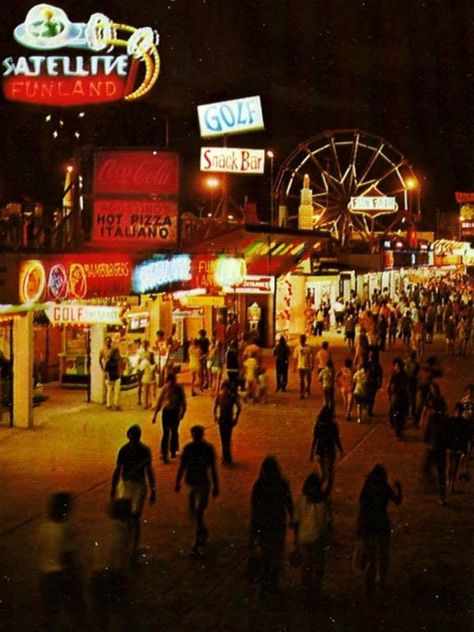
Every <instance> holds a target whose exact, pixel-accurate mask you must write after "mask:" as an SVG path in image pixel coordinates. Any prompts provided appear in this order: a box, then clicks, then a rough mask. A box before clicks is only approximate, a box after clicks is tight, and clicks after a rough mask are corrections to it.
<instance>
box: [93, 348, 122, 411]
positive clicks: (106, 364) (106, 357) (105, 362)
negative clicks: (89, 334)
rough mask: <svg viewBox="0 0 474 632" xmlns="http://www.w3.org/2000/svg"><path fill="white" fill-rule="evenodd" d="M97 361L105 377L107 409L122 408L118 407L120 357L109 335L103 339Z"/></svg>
mask: <svg viewBox="0 0 474 632" xmlns="http://www.w3.org/2000/svg"><path fill="white" fill-rule="evenodd" d="M99 362H100V366H101V367H102V371H103V372H104V377H105V386H106V402H105V404H106V407H107V408H108V409H109V410H122V409H121V407H120V374H121V366H120V365H121V357H120V351H119V350H118V347H116V346H115V345H114V344H113V343H112V338H111V337H110V336H107V337H106V339H105V346H104V348H103V349H102V351H101V352H100V355H99Z"/></svg>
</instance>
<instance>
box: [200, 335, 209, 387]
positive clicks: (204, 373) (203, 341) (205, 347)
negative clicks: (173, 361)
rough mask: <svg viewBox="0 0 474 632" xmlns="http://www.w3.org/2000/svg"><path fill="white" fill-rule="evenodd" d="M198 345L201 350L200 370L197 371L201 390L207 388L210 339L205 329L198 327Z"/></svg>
mask: <svg viewBox="0 0 474 632" xmlns="http://www.w3.org/2000/svg"><path fill="white" fill-rule="evenodd" d="M197 340H198V345H199V348H200V350H201V371H200V373H199V378H200V386H201V390H202V389H206V388H209V368H208V366H207V359H208V356H209V348H210V346H211V341H210V340H209V338H208V337H207V331H206V330H205V329H200V331H199V338H198V339H197Z"/></svg>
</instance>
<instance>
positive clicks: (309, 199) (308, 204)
mask: <svg viewBox="0 0 474 632" xmlns="http://www.w3.org/2000/svg"><path fill="white" fill-rule="evenodd" d="M298 228H299V230H313V190H312V189H310V188H309V175H308V174H307V173H305V174H304V177H303V188H302V189H301V192H300V205H299V207H298Z"/></svg>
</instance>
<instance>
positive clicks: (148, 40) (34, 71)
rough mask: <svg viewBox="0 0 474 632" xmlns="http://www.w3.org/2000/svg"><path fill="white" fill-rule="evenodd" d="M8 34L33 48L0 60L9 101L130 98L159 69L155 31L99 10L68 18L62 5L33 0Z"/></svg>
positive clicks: (76, 102)
mask: <svg viewBox="0 0 474 632" xmlns="http://www.w3.org/2000/svg"><path fill="white" fill-rule="evenodd" d="M13 37H14V38H15V40H16V42H17V43H18V44H20V45H21V46H23V47H25V48H27V49H33V50H34V51H38V52H35V53H34V54H33V55H30V56H26V55H24V54H23V55H20V56H7V57H5V58H4V59H3V60H2V75H3V92H4V95H5V98H6V99H8V100H11V101H19V102H23V103H31V104H37V105H39V104H42V105H50V106H58V107H67V106H82V105H89V104H95V103H106V102H110V101H120V100H126V101H134V100H136V99H140V98H142V97H143V96H145V95H146V94H147V93H148V92H150V90H151V89H152V87H153V86H154V85H155V83H156V81H157V79H158V75H159V72H160V58H159V54H158V49H157V44H158V34H157V33H156V32H155V31H154V30H153V29H152V28H151V27H148V26H145V27H140V28H135V27H134V26H131V25H127V24H120V23H116V22H114V20H112V19H110V18H109V17H107V16H106V15H104V14H103V13H93V14H92V15H91V16H90V17H89V19H88V21H87V22H71V21H70V20H69V17H68V16H67V14H66V12H65V11H64V10H63V9H61V8H59V7H55V6H52V5H50V4H44V3H43V4H37V5H35V6H33V7H32V8H31V9H30V10H29V11H28V13H27V15H26V17H25V21H24V22H23V23H21V24H18V25H17V26H16V27H15V29H14V31H13ZM67 49H72V50H73V51H77V53H76V54H73V53H71V52H69V51H68V50H67Z"/></svg>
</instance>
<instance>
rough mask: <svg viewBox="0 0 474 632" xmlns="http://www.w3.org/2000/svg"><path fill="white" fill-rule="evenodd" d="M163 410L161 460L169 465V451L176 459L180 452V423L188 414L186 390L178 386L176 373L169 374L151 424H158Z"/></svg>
mask: <svg viewBox="0 0 474 632" xmlns="http://www.w3.org/2000/svg"><path fill="white" fill-rule="evenodd" d="M162 409H163V412H162V417H161V424H162V427H163V436H162V438H161V446H160V448H161V458H162V459H163V463H168V449H169V450H170V452H171V457H172V458H173V459H174V457H175V456H176V452H178V450H179V434H178V430H179V423H180V421H181V419H182V418H183V417H184V415H185V414H186V395H185V393H184V388H183V387H182V386H181V384H178V381H177V378H176V373H174V372H172V373H169V374H168V375H167V377H166V384H165V385H164V386H163V388H162V390H161V392H160V396H159V397H158V401H157V402H156V409H155V412H154V414H153V418H152V420H151V423H152V424H154V423H155V422H156V416H157V415H158V413H159V412H160V410H162Z"/></svg>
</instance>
